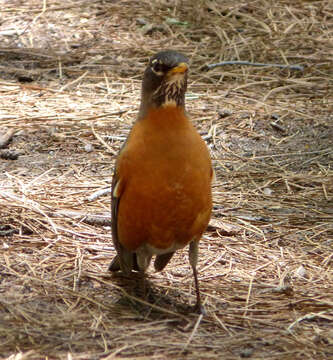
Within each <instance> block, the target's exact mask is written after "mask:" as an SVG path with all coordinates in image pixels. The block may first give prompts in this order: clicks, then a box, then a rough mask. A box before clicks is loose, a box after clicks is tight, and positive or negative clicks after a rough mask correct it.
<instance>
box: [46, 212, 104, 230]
mask: <svg viewBox="0 0 333 360" xmlns="http://www.w3.org/2000/svg"><path fill="white" fill-rule="evenodd" d="M47 214H48V216H50V217H57V216H63V217H67V218H70V219H74V220H78V221H79V222H83V223H85V224H88V225H99V226H111V220H110V214H103V215H88V214H85V213H82V212H79V211H60V210H59V211H52V212H51V211H50V212H48V213H47Z"/></svg>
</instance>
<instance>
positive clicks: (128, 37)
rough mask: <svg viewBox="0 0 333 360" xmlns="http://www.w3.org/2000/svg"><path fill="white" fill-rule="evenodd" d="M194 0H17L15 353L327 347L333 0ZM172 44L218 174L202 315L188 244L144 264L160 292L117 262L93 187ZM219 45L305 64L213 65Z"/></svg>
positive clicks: (106, 171)
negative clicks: (145, 287)
mask: <svg viewBox="0 0 333 360" xmlns="http://www.w3.org/2000/svg"><path fill="white" fill-rule="evenodd" d="M197 4H198V5H197V6H193V2H192V1H190V0H184V1H176V0H174V1H166V0H165V1H164V0H160V1H154V2H151V1H148V0H144V1H134V0H129V1H68V2H61V1H59V0H58V1H57V0H50V1H47V2H46V1H45V2H41V1H37V0H29V1H25V2H21V1H15V0H10V1H6V2H5V5H6V8H5V9H4V11H3V12H2V15H1V16H2V18H1V24H0V40H1V46H2V47H1V48H0V57H1V65H0V92H1V106H0V117H1V123H0V132H5V131H8V130H11V129H14V130H15V131H16V135H15V137H14V139H13V141H12V143H11V144H10V146H9V148H10V149H15V150H17V151H19V152H21V156H20V157H19V158H18V159H17V160H12V161H11V160H0V240H1V242H0V248H1V250H0V269H1V272H0V293H1V295H0V356H1V357H2V358H3V359H11V360H14V359H15V360H18V359H29V360H30V359H117V358H122V359H166V358H172V359H184V358H186V359H221V358H223V359H239V358H246V357H248V358H253V359H268V358H269V359H272V360H274V359H328V358H330V357H331V356H332V354H333V330H332V320H333V312H332V305H333V278H332V253H333V252H332V247H333V206H332V202H333V168H332V163H333V146H332V142H333V140H332V139H333V117H332V108H333V107H332V106H333V96H332V93H333V84H332V74H333V66H332V56H333V46H332V35H333V6H332V2H331V1H329V0H326V1H301V0H296V1H293V2H290V1H283V0H281V1H269V0H256V1H252V2H249V1H240V2H235V1H231V0H226V1H217V0H215V1H214V0H213V1H204V0H201V1H198V2H197ZM141 18H143V19H145V21H146V22H147V25H146V26H145V27H144V28H143V29H142V25H140V24H139V23H142V22H143V20H142V19H141ZM137 19H139V21H137ZM172 19H174V20H172ZM164 48H173V49H178V50H181V51H183V52H185V53H186V54H187V55H189V57H190V58H191V61H192V67H191V75H190V83H189V93H188V99H187V108H188V111H189V113H190V114H191V117H192V119H193V121H194V122H195V124H196V126H197V127H198V129H199V131H200V132H201V134H202V135H203V137H204V138H205V139H206V141H207V143H208V144H209V146H210V149H211V153H212V157H213V159H214V164H215V168H216V173H217V181H216V183H215V184H214V188H213V191H214V213H213V219H212V222H211V225H210V227H209V229H208V230H207V232H206V235H205V237H204V239H203V240H202V242H201V245H200V250H201V256H200V262H199V274H200V281H201V289H202V295H203V298H204V302H205V306H206V310H207V313H208V314H207V316H205V317H203V318H202V317H198V316H196V315H194V314H190V315H189V314H188V313H187V310H188V308H187V306H186V304H188V303H189V302H190V303H193V302H194V300H195V296H194V292H193V280H192V275H191V271H190V268H189V265H188V261H187V254H186V252H185V251H183V252H179V253H178V254H177V256H176V257H175V258H174V259H173V262H172V265H170V266H168V267H167V269H166V271H164V272H162V273H159V274H155V273H153V272H151V273H150V274H149V276H148V280H150V286H151V288H152V291H153V292H154V301H150V303H147V302H146V300H144V299H143V298H142V297H140V292H139V291H137V290H139V289H137V287H136V286H135V284H136V280H133V282H127V283H125V284H124V281H123V280H122V279H121V278H119V277H112V276H111V275H110V274H108V273H107V271H106V269H107V265H108V263H109V261H110V259H111V258H112V256H113V255H114V252H115V251H114V248H113V246H112V243H111V234H110V228H109V226H108V225H109V223H108V216H109V208H110V203H109V202H110V199H109V196H101V197H98V198H97V199H95V200H93V201H89V200H88V197H89V196H90V195H92V194H93V193H94V192H95V191H97V190H100V189H103V188H106V187H108V186H109V185H110V181H111V174H112V169H113V162H114V159H115V154H116V152H117V150H118V149H119V146H120V145H121V143H122V141H123V139H124V138H125V137H126V135H127V134H128V131H129V129H130V126H131V123H132V122H133V120H134V119H135V114H136V111H137V108H138V101H139V95H140V92H139V89H140V81H141V76H142V71H143V69H144V67H145V64H146V60H147V58H148V57H149V56H150V55H151V54H153V53H154V52H156V51H157V50H160V49H164ZM222 60H248V61H255V62H265V63H269V62H270V63H281V64H300V65H302V66H304V68H305V69H304V71H303V72H291V71H288V70H281V69H276V68H270V67H266V68H253V67H239V66H238V67H236V66H226V67H218V68H215V69H214V70H211V71H208V72H205V71H202V68H203V66H204V65H205V64H209V63H215V62H218V61H222ZM28 80H33V81H32V82H27V81H28ZM75 214H78V215H77V216H74V215H75ZM87 215H93V216H96V215H100V219H101V221H100V225H98V224H92V222H91V221H90V222H89V221H87ZM88 220H89V219H88Z"/></svg>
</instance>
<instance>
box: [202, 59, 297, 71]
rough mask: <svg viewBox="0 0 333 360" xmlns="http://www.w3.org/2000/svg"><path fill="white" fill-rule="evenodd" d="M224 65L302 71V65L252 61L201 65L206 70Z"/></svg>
mask: <svg viewBox="0 0 333 360" xmlns="http://www.w3.org/2000/svg"><path fill="white" fill-rule="evenodd" d="M225 65H246V66H258V67H277V68H280V69H289V70H297V71H304V67H303V66H301V65H283V64H265V63H253V62H250V61H222V62H219V63H215V64H207V65H205V66H203V68H202V70H204V71H208V70H212V69H214V68H216V67H218V66H225Z"/></svg>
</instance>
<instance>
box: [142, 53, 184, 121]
mask: <svg viewBox="0 0 333 360" xmlns="http://www.w3.org/2000/svg"><path fill="white" fill-rule="evenodd" d="M188 63H189V61H188V59H187V57H185V56H184V55H183V54H180V53H178V52H176V51H173V50H165V51H161V52H159V53H157V54H156V55H154V56H153V57H151V59H150V61H149V64H148V66H147V68H146V70H145V73H144V77H143V81H142V94H141V95H142V98H141V108H140V115H141V116H144V114H145V112H146V111H147V109H148V108H150V107H154V108H158V107H164V106H179V107H182V108H184V106H185V92H186V88H187V72H188V68H189V65H188Z"/></svg>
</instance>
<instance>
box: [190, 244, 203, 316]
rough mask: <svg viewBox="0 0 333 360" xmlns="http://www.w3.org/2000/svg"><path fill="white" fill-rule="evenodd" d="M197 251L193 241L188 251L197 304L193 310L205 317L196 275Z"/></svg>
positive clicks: (196, 245)
mask: <svg viewBox="0 0 333 360" xmlns="http://www.w3.org/2000/svg"><path fill="white" fill-rule="evenodd" d="M198 251H199V248H198V241H196V240H194V241H192V242H191V243H190V249H189V260H190V264H191V267H192V270H193V276H194V283H195V292H196V295H197V302H196V304H195V306H194V310H195V312H198V313H199V314H202V315H205V314H206V311H205V308H204V307H203V305H202V304H201V297H200V289H199V281H198V273H197V263H198Z"/></svg>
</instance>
